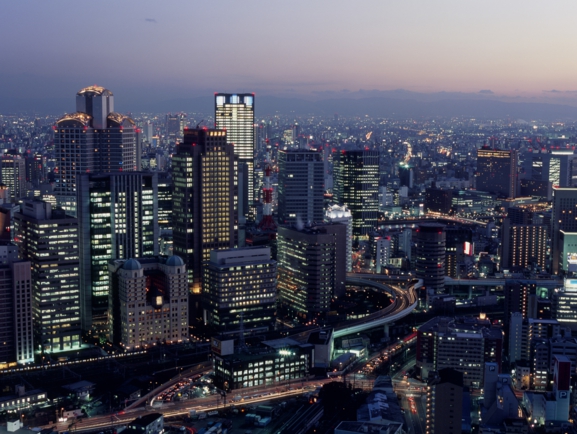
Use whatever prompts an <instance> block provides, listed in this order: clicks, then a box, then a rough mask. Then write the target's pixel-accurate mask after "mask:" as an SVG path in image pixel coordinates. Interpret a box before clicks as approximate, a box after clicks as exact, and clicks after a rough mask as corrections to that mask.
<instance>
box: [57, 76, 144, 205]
mask: <svg viewBox="0 0 577 434" xmlns="http://www.w3.org/2000/svg"><path fill="white" fill-rule="evenodd" d="M136 131H137V128H136V124H135V123H134V121H133V120H132V119H130V118H129V117H127V116H125V115H122V114H120V113H116V112H114V96H113V95H112V92H110V91H109V90H108V89H105V88H103V87H100V86H90V87H86V88H84V89H82V90H80V91H79V92H78V93H77V94H76V112H75V113H71V114H66V115H64V116H63V117H61V118H60V119H59V120H58V121H57V122H56V125H55V126H54V152H55V156H56V161H57V164H58V166H57V167H56V170H55V178H56V185H55V195H56V198H57V200H58V205H59V206H61V207H62V208H64V209H65V210H66V212H67V213H68V214H69V215H72V216H76V213H77V210H76V203H77V188H78V185H77V181H78V178H79V177H80V175H82V174H85V173H97V172H105V173H108V172H118V171H123V172H132V171H135V170H137V168H138V165H139V164H140V163H139V162H138V159H139V150H138V146H137V139H136Z"/></svg>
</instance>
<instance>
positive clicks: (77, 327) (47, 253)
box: [14, 200, 81, 352]
mask: <svg viewBox="0 0 577 434" xmlns="http://www.w3.org/2000/svg"><path fill="white" fill-rule="evenodd" d="M14 229H15V232H16V236H15V237H14V240H15V241H16V244H17V245H18V249H19V255H20V257H21V258H22V259H24V260H27V261H30V263H31V269H32V276H31V282H32V315H33V321H34V339H35V343H36V346H37V347H42V348H43V349H44V350H45V351H50V352H55V351H63V350H71V349H75V348H79V347H80V345H81V339H80V337H81V324H80V281H79V273H78V269H79V259H78V220H77V219H75V218H73V217H70V216H67V215H65V214H64V211H63V210H62V209H55V210H53V209H52V206H51V205H50V204H49V203H47V202H41V201H31V200H26V201H24V203H23V204H22V212H21V213H16V214H15V215H14Z"/></svg>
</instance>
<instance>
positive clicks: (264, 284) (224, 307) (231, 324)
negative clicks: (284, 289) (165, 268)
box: [202, 247, 277, 332]
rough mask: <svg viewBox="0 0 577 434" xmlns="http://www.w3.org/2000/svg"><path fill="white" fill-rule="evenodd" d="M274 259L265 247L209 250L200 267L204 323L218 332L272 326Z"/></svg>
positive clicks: (274, 286)
mask: <svg viewBox="0 0 577 434" xmlns="http://www.w3.org/2000/svg"><path fill="white" fill-rule="evenodd" d="M276 272H277V267H276V261H273V260H272V259H271V257H270V248H269V247H244V248H239V249H229V250H213V251H211V252H210V261H209V262H208V263H207V264H206V266H205V268H204V279H203V290H202V306H203V312H204V315H203V317H204V318H203V319H204V323H205V324H207V325H210V326H212V327H213V328H214V329H215V330H218V331H220V332H225V331H231V330H238V329H239V327H240V322H241V320H242V323H243V328H244V329H245V330H251V329H264V330H267V329H272V328H273V327H274V323H275V321H276V315H275V311H276Z"/></svg>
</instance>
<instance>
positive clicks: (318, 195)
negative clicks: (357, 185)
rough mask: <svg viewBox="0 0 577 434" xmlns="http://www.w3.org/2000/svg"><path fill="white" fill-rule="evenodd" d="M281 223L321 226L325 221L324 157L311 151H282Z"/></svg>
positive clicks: (279, 178)
mask: <svg viewBox="0 0 577 434" xmlns="http://www.w3.org/2000/svg"><path fill="white" fill-rule="evenodd" d="M278 166H279V172H278V220H279V223H280V224H283V225H294V224H297V222H300V223H298V224H301V225H304V224H307V223H308V224H313V223H314V222H317V223H320V222H322V221H323V217H324V210H323V205H324V163H323V159H322V154H321V153H320V152H317V151H308V150H301V149H298V150H279V151H278Z"/></svg>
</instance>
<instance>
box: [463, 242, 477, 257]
mask: <svg viewBox="0 0 577 434" xmlns="http://www.w3.org/2000/svg"><path fill="white" fill-rule="evenodd" d="M463 251H464V253H465V255H467V256H473V255H474V254H475V251H474V249H473V244H471V243H470V242H468V241H465V242H464V244H463Z"/></svg>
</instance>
